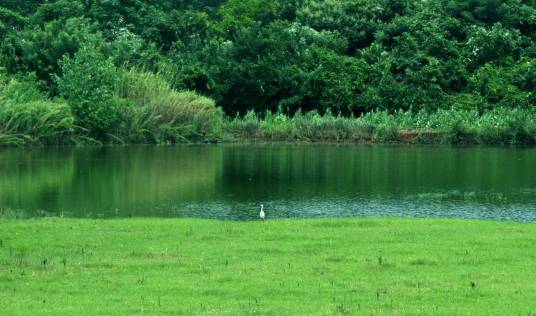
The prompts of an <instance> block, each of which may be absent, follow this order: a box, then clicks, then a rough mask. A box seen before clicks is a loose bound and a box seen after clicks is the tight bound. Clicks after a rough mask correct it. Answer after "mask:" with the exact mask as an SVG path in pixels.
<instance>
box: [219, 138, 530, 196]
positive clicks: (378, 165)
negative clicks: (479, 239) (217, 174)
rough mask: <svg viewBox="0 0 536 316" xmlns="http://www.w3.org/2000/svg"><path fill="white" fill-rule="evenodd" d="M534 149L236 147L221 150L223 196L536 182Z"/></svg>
mask: <svg viewBox="0 0 536 316" xmlns="http://www.w3.org/2000/svg"><path fill="white" fill-rule="evenodd" d="M535 158H536V151H535V150H530V149H511V148H509V149H508V148H447V147H441V148H430V147H420V148H416V147H352V146H347V147H346V146H342V147H334V146H310V147H292V146H288V147H253V148H251V147H250V148H245V147H236V148H228V149H227V150H225V151H224V154H223V167H222V178H221V179H220V180H219V185H220V188H221V191H222V192H224V196H227V197H229V198H230V199H231V198H242V199H244V200H251V201H252V202H253V201H262V200H266V199H273V198H278V199H281V198H283V199H284V198H287V199H303V198H313V197H314V198H323V197H336V196H352V195H359V196H367V195H383V196H385V197H389V196H392V195H394V196H397V195H404V194H408V193H414V192H436V191H449V190H460V191H462V192H464V191H468V192H474V191H475V190H476V191H499V192H502V191H510V190H512V189H516V188H524V187H530V186H531V185H532V186H534V181H535V180H534V176H536V168H533V167H532V161H534V160H535Z"/></svg>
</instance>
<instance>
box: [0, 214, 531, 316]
mask: <svg viewBox="0 0 536 316" xmlns="http://www.w3.org/2000/svg"><path fill="white" fill-rule="evenodd" d="M0 311H2V314H3V315H40V314H48V315H70V314H85V315H132V314H138V315H191V314H203V315H220V314H223V315H250V314H258V315H283V314H286V315H289V314H290V315H303V314H310V315H333V314H352V315H353V314H365V315H370V314H375V315H376V314H387V315H392V314H411V315H415V314H423V315H441V314H442V315H454V314H471V315H474V314H486V315H489V314H494V315H534V314H536V225H535V224H520V223H509V222H488V221H465V220H439V219H437V220H436V219H426V220H423V219H388V218H382V219H368V218H360V219H319V220H281V221H275V220H274V221H267V222H221V221H208V220H195V219H125V220H77V219H36V220H11V219H1V220H0Z"/></svg>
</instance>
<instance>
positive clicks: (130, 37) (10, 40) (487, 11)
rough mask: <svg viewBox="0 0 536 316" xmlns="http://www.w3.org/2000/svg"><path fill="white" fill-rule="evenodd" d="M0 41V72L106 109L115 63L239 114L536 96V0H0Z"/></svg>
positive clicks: (416, 106) (489, 103) (466, 104)
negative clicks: (147, 73) (154, 75)
mask: <svg viewBox="0 0 536 316" xmlns="http://www.w3.org/2000/svg"><path fill="white" fill-rule="evenodd" d="M0 42H1V44H0V73H2V72H3V73H5V74H6V75H7V76H11V77H13V78H19V79H21V80H22V79H23V78H28V77H32V78H33V79H32V80H36V81H37V82H38V86H39V87H40V89H41V90H42V92H44V93H46V94H48V95H49V96H51V97H55V96H61V97H65V98H67V99H69V98H80V97H84V96H88V98H87V100H82V101H83V102H82V101H80V104H86V103H87V104H90V103H91V104H93V106H95V107H96V108H95V109H94V111H100V110H99V109H100V108H99V106H100V105H101V104H102V102H107V101H106V100H105V99H106V98H104V99H103V98H102V95H101V94H102V93H104V92H106V91H108V90H107V89H110V86H111V84H110V83H109V81H110V82H112V81H113V80H115V79H114V78H109V77H110V76H113V74H114V73H118V71H116V70H115V69H116V68H117V69H125V70H126V69H131V68H137V69H143V70H145V71H151V72H154V73H158V74H159V75H161V76H163V77H164V78H165V79H166V80H167V81H168V82H169V83H170V84H171V86H172V88H175V89H178V90H195V91H196V92H198V93H200V94H203V95H206V96H209V97H211V98H213V99H214V100H215V101H216V104H217V105H218V106H221V107H222V108H223V109H224V111H225V112H226V113H227V114H229V115H235V114H244V113H246V112H247V111H248V110H251V109H254V110H256V111H266V110H269V111H273V112H275V111H280V112H283V113H294V112H296V111H298V110H305V111H307V110H317V111H319V112H320V113H323V112H325V111H327V110H330V111H331V112H333V113H342V114H345V115H350V114H353V115H359V114H361V113H364V112H368V111H371V110H379V109H381V110H388V111H396V110H400V109H401V110H420V109H426V110H430V111H434V110H437V109H443V108H452V107H455V108H461V109H471V110H473V109H474V110H478V111H485V110H487V109H490V108H496V107H527V106H531V105H534V104H535V103H536V0H465V1H458V0H437V1H407V0H180V1H172V0H145V1H142V0H106V1H100V0H99V1H97V0H55V1H54V0H49V1H44V0H33V1H15V0H0ZM89 50H93V51H89ZM85 59H88V61H87V62H85V61H84V60H85ZM91 62H93V64H91ZM99 67H100V68H103V69H105V70H106V72H100V71H98V70H99V69H100V68H99ZM112 70H113V71H112ZM92 72H95V73H93V74H92ZM91 74H92V75H93V77H91V78H98V80H93V79H91V78H90V77H84V75H87V76H90V75H91ZM88 78H89V79H88ZM72 80H77V81H79V82H84V83H85V84H84V85H86V86H87V85H89V86H91V88H92V89H94V90H95V91H93V92H87V91H86V90H83V89H82V90H83V91H82V90H80V89H81V87H82V86H78V87H76V86H74V85H73V84H72V82H70V81H72ZM100 83H102V84H103V86H102V87H96V86H95V85H98V84H100ZM97 90H98V91H97ZM82 92H83V93H82ZM84 93H85V94H84ZM110 94H111V92H107V95H110ZM96 97H98V99H99V101H98V102H93V101H94V100H93V99H94V98H96ZM79 110H80V111H81V112H79V113H80V115H83V117H85V118H90V117H91V113H93V112H91V111H93V110H90V109H85V110H84V111H85V112H84V111H82V110H83V109H82V108H80V109H79ZM87 111H89V112H87ZM75 112H76V111H75ZM86 112H87V113H86ZM76 113H78V112H76ZM76 113H75V114H76ZM88 113H89V114H88ZM95 124H97V125H98V126H97V125H95V126H93V128H96V129H99V128H101V127H102V126H100V125H99V124H101V125H102V124H113V123H112V122H100V123H99V122H96V123H95Z"/></svg>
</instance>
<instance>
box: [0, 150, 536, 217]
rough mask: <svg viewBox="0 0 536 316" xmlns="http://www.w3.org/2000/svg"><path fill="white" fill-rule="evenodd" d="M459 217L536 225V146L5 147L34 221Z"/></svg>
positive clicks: (11, 188) (0, 197) (16, 197)
mask: <svg viewBox="0 0 536 316" xmlns="http://www.w3.org/2000/svg"><path fill="white" fill-rule="evenodd" d="M260 203H264V205H265V208H266V210H267V213H268V217H269V218H285V217H326V216H356V215H358V216H361V215H367V216H384V215H392V216H416V217H460V218H481V219H505V220H518V221H536V149H533V148H446V147H379V146H290V145H289V146H285V145H277V146H173V147H171V146H169V147H168V146H132V147H104V148H53V149H50V148H47V149H28V148H22V149H0V208H1V209H10V210H15V211H16V212H20V213H21V214H24V216H41V215H43V214H49V215H50V214H52V215H61V214H62V215H64V216H70V217H105V218H110V217H130V216H136V217H139V216H150V217H184V216H188V217H203V218H218V219H235V220H243V219H244V220H245V219H252V218H255V217H256V216H257V214H258V205H259V204H260Z"/></svg>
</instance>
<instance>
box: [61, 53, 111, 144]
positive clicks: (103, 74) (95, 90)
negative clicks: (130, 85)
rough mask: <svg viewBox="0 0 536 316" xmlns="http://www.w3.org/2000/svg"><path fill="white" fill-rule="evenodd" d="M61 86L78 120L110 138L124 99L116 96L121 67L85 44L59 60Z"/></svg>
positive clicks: (98, 135)
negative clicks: (71, 54)
mask: <svg viewBox="0 0 536 316" xmlns="http://www.w3.org/2000/svg"><path fill="white" fill-rule="evenodd" d="M60 66H61V70H62V76H61V77H57V78H56V81H57V83H58V89H59V92H60V94H61V96H63V97H64V98H66V99H67V101H68V103H69V105H70V106H71V109H72V112H73V115H74V117H75V119H76V124H77V125H78V126H80V127H81V128H83V129H84V130H86V131H87V132H88V134H89V135H90V136H92V137H96V138H97V139H107V138H109V137H110V131H112V130H114V127H115V126H116V125H117V123H118V113H119V111H120V110H121V106H120V105H121V102H118V101H117V100H114V88H115V86H116V85H117V82H118V80H119V74H118V70H117V69H116V68H115V66H114V64H113V62H112V61H111V60H110V59H106V58H105V57H104V55H102V54H101V53H100V52H99V51H98V50H97V49H96V48H94V47H91V46H85V47H82V48H81V49H80V50H79V51H78V52H77V53H76V54H75V55H74V56H73V58H68V57H64V58H63V59H62V61H61V62H60Z"/></svg>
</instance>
